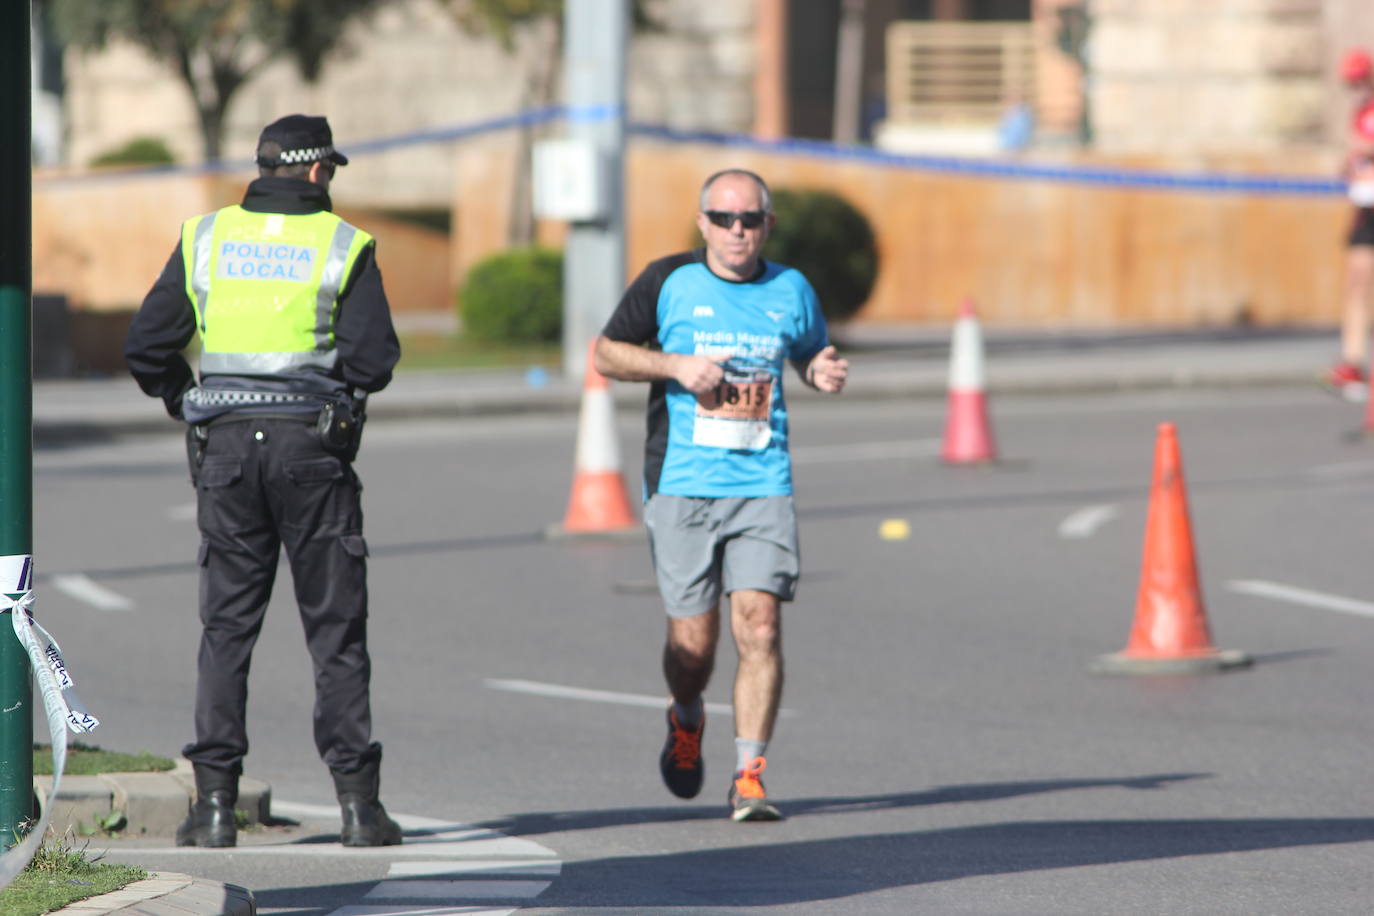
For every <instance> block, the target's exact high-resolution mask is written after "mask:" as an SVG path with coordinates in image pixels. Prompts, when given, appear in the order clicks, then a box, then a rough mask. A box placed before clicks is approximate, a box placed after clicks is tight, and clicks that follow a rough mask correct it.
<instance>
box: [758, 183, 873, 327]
mask: <svg viewBox="0 0 1374 916" xmlns="http://www.w3.org/2000/svg"><path fill="white" fill-rule="evenodd" d="M773 210H774V212H775V213H777V215H778V222H777V225H776V226H774V227H773V233H772V235H770V236H769V237H768V242H767V244H765V245H764V246H763V256H764V257H765V258H767V259H768V260H770V261H776V262H777V263H779V264H785V265H787V266H788V267H795V268H796V269H797V270H800V271H801V272H802V273H803V274H805V275H806V279H808V280H810V281H811V285H812V286H813V287H815V290H816V295H817V296H818V297H819V298H820V300H821V311H822V312H824V313H825V317H826V319H827V320H828V321H844V320H845V319H847V318H851V317H853V315H854V313H855V312H857V311H858V310H859V309H860V308H861V307H862V306H863V304H864V303H865V302H867V301H868V296H869V293H871V292H872V291H873V283H874V281H875V280H876V279H877V276H878V245H877V242H876V240H875V239H874V236H873V228H872V227H871V226H869V224H868V220H867V218H865V217H864V215H863V214H862V213H860V212H859V211H858V210H857V209H855V207H854V206H853V205H852V204H850V203H849V202H848V201H847V200H845V199H844V198H843V197H840V196H839V195H838V194H832V193H831V192H829V191H812V190H796V191H794V190H789V189H787V188H780V189H777V190H775V191H773Z"/></svg>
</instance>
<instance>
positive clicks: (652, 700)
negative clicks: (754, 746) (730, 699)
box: [482, 677, 796, 718]
mask: <svg viewBox="0 0 1374 916" xmlns="http://www.w3.org/2000/svg"><path fill="white" fill-rule="evenodd" d="M482 685H483V686H485V687H489V688H491V689H492V690H507V691H510V692H511V693H528V694H533V695H534V696H541V697H553V698H555V699H559V700H585V701H587V702H589V703H610V704H613V705H617V706H642V707H645V708H647V709H658V710H663V709H667V708H668V700H667V698H666V697H651V696H645V695H644V694H640V693H617V692H616V691H613V690H591V689H588V688H586V687H565V686H562V685H560V684H541V683H539V682H538V681H522V680H518V679H515V680H510V679H504V678H490V677H489V678H485V679H484V680H483V681H482ZM706 711H707V712H709V713H714V714H715V715H719V716H728V715H733V714H734V711H735V709H734V707H733V706H731V705H730V704H728V703H707V704H706ZM778 715H779V716H783V717H787V718H791V717H792V716H795V715H796V711H795V710H791V709H779V710H778Z"/></svg>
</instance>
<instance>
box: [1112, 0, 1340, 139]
mask: <svg viewBox="0 0 1374 916" xmlns="http://www.w3.org/2000/svg"><path fill="white" fill-rule="evenodd" d="M1323 6H1324V4H1323V2H1322V0H1208V2H1206V3H1199V2H1196V0H1094V2H1093V3H1092V6H1091V11H1092V17H1093V26H1092V31H1091V34H1090V38H1089V51H1088V54H1089V68H1090V80H1089V96H1090V105H1091V110H1092V119H1093V125H1094V141H1095V146H1096V148H1097V149H1098V150H1100V151H1103V152H1108V153H1116V152H1136V151H1149V152H1152V153H1172V154H1180V153H1183V154H1188V153H1194V154H1210V153H1234V152H1240V151H1255V150H1275V149H1280V148H1283V147H1285V146H1290V145H1294V144H1299V145H1303V144H1319V143H1322V142H1324V141H1325V139H1326V127H1325V125H1326V119H1327V111H1328V108H1329V107H1330V106H1331V104H1332V103H1333V99H1332V96H1331V92H1330V87H1329V85H1328V81H1327V78H1326V74H1327V72H1328V67H1329V66H1330V59H1331V58H1332V54H1333V52H1332V50H1331V49H1330V48H1328V47H1327V41H1326V40H1325V35H1324V30H1323Z"/></svg>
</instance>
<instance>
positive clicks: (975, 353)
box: [940, 299, 997, 464]
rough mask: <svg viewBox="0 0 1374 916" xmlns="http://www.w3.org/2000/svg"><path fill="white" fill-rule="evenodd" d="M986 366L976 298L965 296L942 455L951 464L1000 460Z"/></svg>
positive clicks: (951, 369)
mask: <svg viewBox="0 0 1374 916" xmlns="http://www.w3.org/2000/svg"><path fill="white" fill-rule="evenodd" d="M986 387H987V376H986V373H985V371H984V368H983V331H982V329H981V328H980V327H979V325H978V316H977V314H975V312H974V309H973V302H972V301H971V300H968V299H965V300H964V303H963V305H962V306H960V308H959V320H958V321H956V322H955V324H954V338H953V340H952V341H951V343H950V357H949V409H948V413H947V414H946V417H945V442H944V447H943V449H942V450H941V452H940V457H941V458H942V459H943V460H944V461H945V462H946V463H948V464H985V463H988V462H992V461H996V460H997V446H996V445H995V444H994V443H993V440H992V429H991V427H990V426H989V423H988V404H987V395H986V393H985V389H986Z"/></svg>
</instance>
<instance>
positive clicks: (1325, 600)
mask: <svg viewBox="0 0 1374 916" xmlns="http://www.w3.org/2000/svg"><path fill="white" fill-rule="evenodd" d="M1226 587H1227V588H1228V589H1230V590H1231V591H1233V592H1238V593H1240V594H1242V595H1255V596H1258V597H1260V598H1270V599H1272V600H1274V601H1287V602H1290V603H1292V604H1302V605H1306V606H1307V607H1315V608H1321V609H1322V610H1326V611H1340V612H1341V613H1343V614H1356V615H1358V616H1360V617H1374V602H1371V601H1361V600H1359V599H1358V598H1346V597H1344V596H1342V595H1331V594H1327V593H1326V592H1316V591H1312V590H1311V589H1306V588H1298V587H1296V586H1293V585H1284V584H1282V583H1281V582H1266V581H1264V580H1263V579H1234V580H1232V581H1230V582H1227V583H1226Z"/></svg>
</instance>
